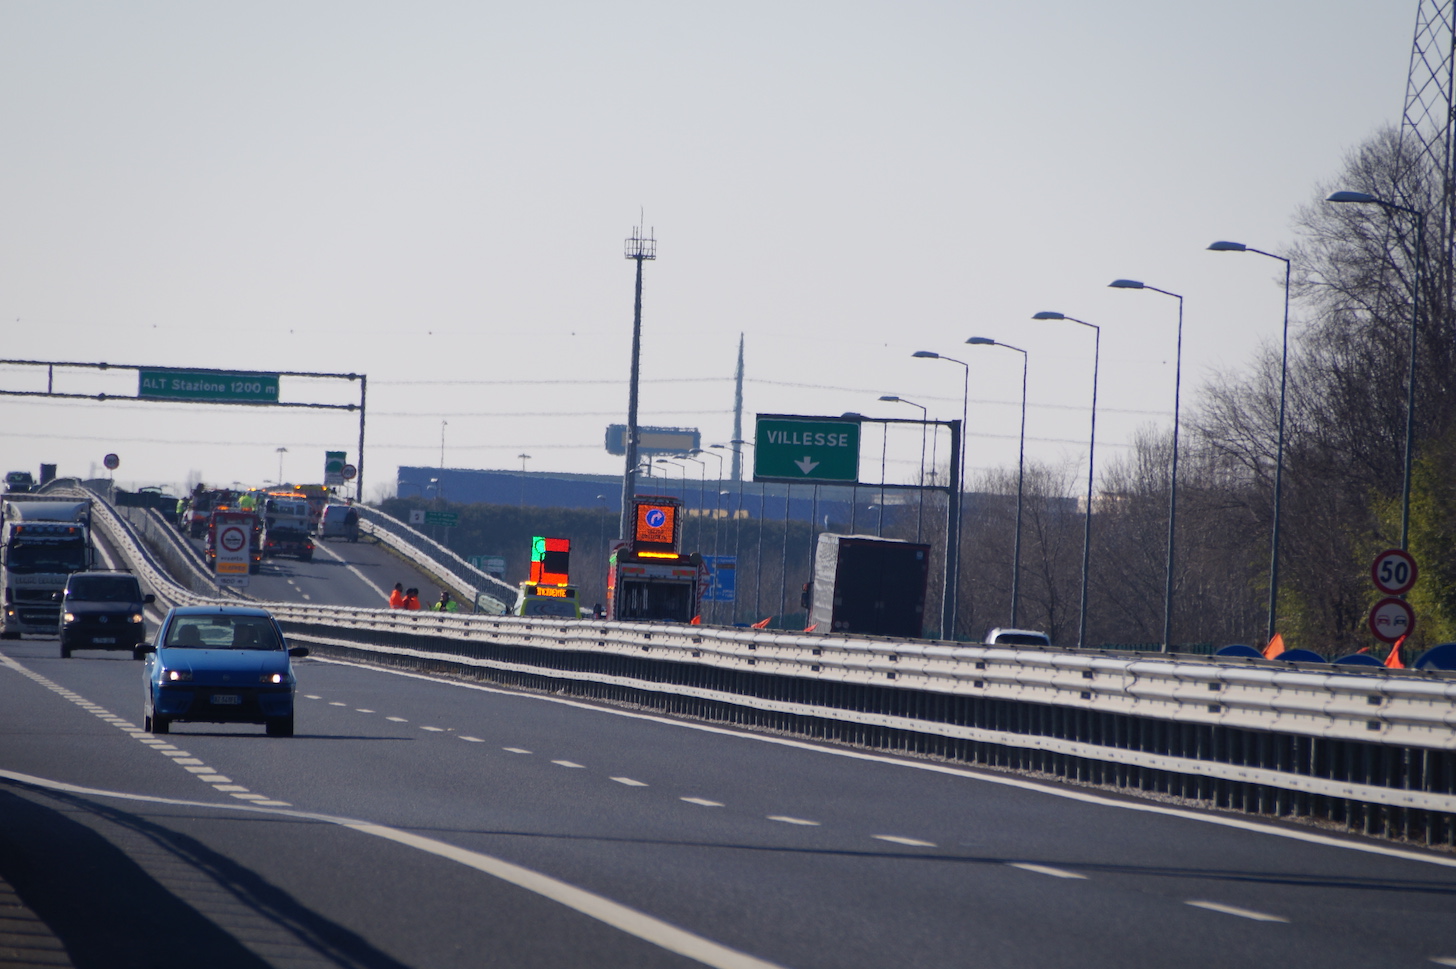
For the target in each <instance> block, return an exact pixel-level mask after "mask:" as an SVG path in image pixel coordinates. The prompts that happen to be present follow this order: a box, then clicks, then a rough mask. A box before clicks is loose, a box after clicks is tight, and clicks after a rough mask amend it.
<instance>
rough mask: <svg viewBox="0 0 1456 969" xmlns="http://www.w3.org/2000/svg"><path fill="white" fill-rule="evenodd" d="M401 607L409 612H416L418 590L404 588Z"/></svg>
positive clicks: (418, 596) (418, 600)
mask: <svg viewBox="0 0 1456 969" xmlns="http://www.w3.org/2000/svg"><path fill="white" fill-rule="evenodd" d="M401 608H403V609H406V610H408V611H411V612H418V611H419V609H420V590H419V589H413V588H411V589H406V590H404V605H403V606H402V607H401Z"/></svg>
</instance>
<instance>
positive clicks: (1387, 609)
mask: <svg viewBox="0 0 1456 969" xmlns="http://www.w3.org/2000/svg"><path fill="white" fill-rule="evenodd" d="M1415 628H1416V614H1415V611H1414V610H1413V609H1411V607H1410V603H1409V602H1406V601H1405V600H1404V599H1398V598H1396V597H1395V596H1390V597H1388V598H1385V599H1381V600H1380V601H1379V602H1377V603H1376V604H1375V608H1374V609H1371V610H1370V633H1371V635H1373V636H1374V637H1375V638H1376V639H1378V640H1380V641H1382V642H1386V643H1393V642H1395V641H1396V640H1397V639H1399V638H1400V637H1402V636H1405V635H1408V634H1409V633H1412V632H1414V631H1415Z"/></svg>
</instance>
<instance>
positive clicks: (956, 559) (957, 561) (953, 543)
mask: <svg viewBox="0 0 1456 969" xmlns="http://www.w3.org/2000/svg"><path fill="white" fill-rule="evenodd" d="M911 356H913V357H919V358H921V359H922V360H944V361H946V362H947V363H954V364H958V365H960V367H961V370H962V373H961V435H962V437H961V446H960V449H959V454H958V458H959V461H958V462H957V463H958V465H959V466H958V467H954V468H951V469H950V473H951V478H952V479H953V480H954V482H955V487H956V488H957V489H959V491H960V493H961V496H962V497H961V503H960V505H959V507H958V508H957V510H956V516H955V521H954V522H953V523H952V530H953V531H954V534H953V535H952V536H951V537H950V540H949V541H947V542H946V546H945V548H946V555H947V556H948V558H949V561H950V563H951V565H950V571H951V589H953V590H954V595H953V597H952V601H951V606H950V622H949V626H950V628H949V629H948V630H947V631H946V638H947V639H955V638H956V625H957V623H958V621H959V619H960V617H959V615H958V613H959V610H960V596H961V529H962V527H963V522H962V519H963V518H964V517H965V505H964V503H963V502H964V500H965V497H964V496H965V492H966V446H965V437H964V435H965V432H966V418H967V416H968V413H969V409H970V402H971V365H970V364H968V363H966V362H965V361H964V360H957V359H956V358H955V357H947V356H943V355H942V354H939V353H935V352H933V351H930V350H916V351H915V352H914V353H913V354H911Z"/></svg>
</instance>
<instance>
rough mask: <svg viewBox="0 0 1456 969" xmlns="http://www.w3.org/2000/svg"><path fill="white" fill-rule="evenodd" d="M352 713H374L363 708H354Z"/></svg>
mask: <svg viewBox="0 0 1456 969" xmlns="http://www.w3.org/2000/svg"><path fill="white" fill-rule="evenodd" d="M354 712H355V713H373V712H374V711H373V710H366V709H364V708H363V707H355V708H354Z"/></svg>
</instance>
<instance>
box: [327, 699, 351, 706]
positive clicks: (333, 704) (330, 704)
mask: <svg viewBox="0 0 1456 969" xmlns="http://www.w3.org/2000/svg"><path fill="white" fill-rule="evenodd" d="M348 705H349V704H347V703H340V702H339V701H338V700H330V701H329V706H331V707H346V706H348Z"/></svg>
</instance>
